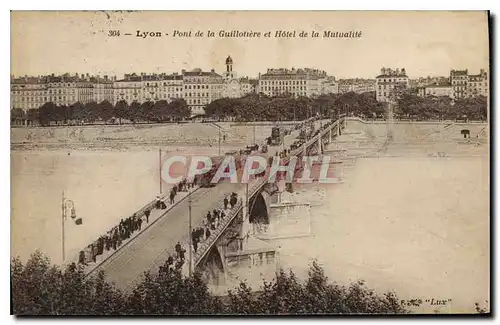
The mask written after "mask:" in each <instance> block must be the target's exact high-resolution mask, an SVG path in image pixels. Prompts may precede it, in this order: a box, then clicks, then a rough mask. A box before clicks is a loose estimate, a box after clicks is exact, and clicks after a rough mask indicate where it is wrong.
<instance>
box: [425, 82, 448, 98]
mask: <svg viewBox="0 0 500 325" xmlns="http://www.w3.org/2000/svg"><path fill="white" fill-rule="evenodd" d="M418 95H419V96H420V97H427V96H437V97H440V96H448V97H450V98H453V87H452V85H451V84H450V83H449V82H442V83H434V84H430V85H427V86H425V87H419V88H418Z"/></svg>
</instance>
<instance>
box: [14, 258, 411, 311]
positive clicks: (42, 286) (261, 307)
mask: <svg viewBox="0 0 500 325" xmlns="http://www.w3.org/2000/svg"><path fill="white" fill-rule="evenodd" d="M11 288H12V311H13V314H16V315H188V314H189V315H204V314H212V315H213V314H231V315H234V314H240V315H241V314H244V315H245V314H246V315H255V314H263V315H287V314H401V313H406V312H407V311H406V310H405V309H404V308H403V307H402V305H401V304H400V303H399V300H398V299H397V297H396V295H395V294H394V293H386V294H384V295H379V294H377V293H375V292H374V291H373V290H370V289H368V288H366V287H365V286H364V284H363V283H362V282H355V283H353V284H351V285H349V286H344V285H340V284H337V283H335V282H330V281H329V280H328V278H327V277H326V276H325V274H324V272H323V270H322V268H321V267H319V266H318V265H317V264H316V263H313V265H312V266H311V268H310V271H309V277H308V279H307V280H305V281H300V280H299V279H298V278H297V277H296V276H295V275H294V274H293V272H289V273H288V274H287V273H285V272H284V271H280V272H278V273H277V274H276V277H275V279H274V280H272V281H270V282H264V283H263V285H262V288H261V290H259V291H252V289H251V288H250V287H249V286H248V285H247V284H246V283H244V282H242V283H240V285H239V287H238V288H236V289H234V290H229V291H228V294H227V295H225V296H222V297H219V296H215V295H213V294H212V293H211V292H210V291H209V289H208V286H207V284H206V283H205V282H204V281H203V279H202V277H201V275H200V274H199V273H195V274H194V275H193V276H191V277H184V276H183V275H182V274H181V272H180V270H178V269H172V268H170V269H163V270H162V271H160V272H156V273H155V274H152V273H145V274H144V275H143V276H142V279H141V281H140V282H139V283H138V285H137V286H136V287H135V288H133V290H132V291H131V293H129V294H125V293H123V292H122V291H120V290H118V289H116V287H115V286H114V285H113V284H109V283H107V282H106V281H105V277H104V274H103V273H102V272H101V273H99V274H97V275H95V276H91V277H85V274H84V272H83V270H82V269H81V268H79V267H77V266H75V264H72V265H69V266H67V267H66V268H65V269H64V270H61V269H60V268H59V267H58V266H55V265H51V263H50V261H49V259H48V258H46V257H45V256H43V255H42V254H41V253H39V252H36V253H34V254H33V255H32V256H31V258H30V259H29V260H28V261H27V262H26V263H23V262H21V261H20V260H19V259H18V258H14V259H13V260H12V262H11Z"/></svg>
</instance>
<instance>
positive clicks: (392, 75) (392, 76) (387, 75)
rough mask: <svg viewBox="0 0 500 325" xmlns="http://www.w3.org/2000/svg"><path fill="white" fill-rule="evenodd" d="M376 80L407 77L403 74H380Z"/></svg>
mask: <svg viewBox="0 0 500 325" xmlns="http://www.w3.org/2000/svg"><path fill="white" fill-rule="evenodd" d="M376 78H377V79H378V78H408V76H407V75H406V73H405V74H402V73H398V74H381V75H378V76H377V77H376Z"/></svg>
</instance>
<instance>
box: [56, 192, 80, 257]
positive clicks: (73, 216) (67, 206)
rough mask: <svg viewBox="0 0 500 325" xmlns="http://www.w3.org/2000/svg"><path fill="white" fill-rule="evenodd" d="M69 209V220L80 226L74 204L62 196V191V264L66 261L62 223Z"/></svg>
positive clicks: (62, 224)
mask: <svg viewBox="0 0 500 325" xmlns="http://www.w3.org/2000/svg"><path fill="white" fill-rule="evenodd" d="M68 209H71V219H73V220H74V222H75V224H76V225H81V224H82V218H77V217H76V210H75V202H73V200H70V199H68V198H66V197H65V196H64V190H63V191H62V199H61V251H62V252H61V253H62V262H63V263H64V262H65V260H66V249H65V229H64V228H65V227H64V223H65V221H66V219H67V213H66V210H68Z"/></svg>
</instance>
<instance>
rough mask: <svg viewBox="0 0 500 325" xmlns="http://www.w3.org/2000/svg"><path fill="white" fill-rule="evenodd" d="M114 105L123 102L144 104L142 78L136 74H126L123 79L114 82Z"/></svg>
mask: <svg viewBox="0 0 500 325" xmlns="http://www.w3.org/2000/svg"><path fill="white" fill-rule="evenodd" d="M113 95H114V96H113V97H114V100H113V103H115V104H116V103H117V102H119V101H121V100H124V101H126V102H127V103H128V104H131V103H132V102H139V103H140V102H142V99H143V97H142V77H141V76H138V75H137V74H135V73H132V74H126V75H125V76H124V78H123V79H120V80H115V81H114V82H113Z"/></svg>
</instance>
